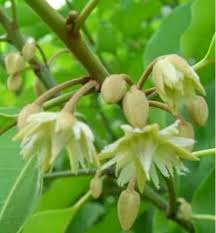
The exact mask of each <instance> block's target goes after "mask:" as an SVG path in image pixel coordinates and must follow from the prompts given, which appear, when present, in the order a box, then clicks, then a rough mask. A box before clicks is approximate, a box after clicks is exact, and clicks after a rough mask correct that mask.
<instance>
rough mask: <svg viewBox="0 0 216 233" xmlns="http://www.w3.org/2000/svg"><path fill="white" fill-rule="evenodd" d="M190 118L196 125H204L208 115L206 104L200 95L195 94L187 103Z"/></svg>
mask: <svg viewBox="0 0 216 233" xmlns="http://www.w3.org/2000/svg"><path fill="white" fill-rule="evenodd" d="M187 110H188V113H189V116H190V118H191V120H192V121H193V122H194V123H196V124H197V125H198V126H200V127H201V126H204V125H205V123H206V121H207V119H208V115H209V110H208V104H207V103H206V101H205V99H204V98H203V97H202V96H198V95H197V96H196V97H195V98H193V99H192V100H191V101H190V102H189V103H188V105H187Z"/></svg>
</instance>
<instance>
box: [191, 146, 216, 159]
mask: <svg viewBox="0 0 216 233" xmlns="http://www.w3.org/2000/svg"><path fill="white" fill-rule="evenodd" d="M215 153H216V148H211V149H206V150H199V151H194V152H193V153H192V154H193V155H195V156H197V157H202V156H206V155H215Z"/></svg>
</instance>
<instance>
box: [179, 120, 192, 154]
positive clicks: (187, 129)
mask: <svg viewBox="0 0 216 233" xmlns="http://www.w3.org/2000/svg"><path fill="white" fill-rule="evenodd" d="M178 131H179V133H178V136H179V137H184V138H191V139H194V135H195V134H194V129H193V126H192V124H191V123H189V122H186V121H184V122H181V123H180V124H179V126H178ZM186 149H188V150H189V151H192V150H193V145H192V146H187V147H186Z"/></svg>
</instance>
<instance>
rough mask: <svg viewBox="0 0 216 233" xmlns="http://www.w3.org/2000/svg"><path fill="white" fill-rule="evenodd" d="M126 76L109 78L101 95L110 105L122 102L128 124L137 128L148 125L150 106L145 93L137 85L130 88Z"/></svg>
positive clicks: (116, 75) (120, 75) (117, 75)
mask: <svg viewBox="0 0 216 233" xmlns="http://www.w3.org/2000/svg"><path fill="white" fill-rule="evenodd" d="M126 79H129V76H127V75H126V74H113V75H110V76H108V77H107V78H106V79H105V81H104V82H103V84H102V87H101V94H102V97H103V99H104V101H105V102H106V103H108V104H115V103H118V102H120V101H121V100H122V105H123V111H124V114H125V117H126V119H127V120H128V122H129V123H130V124H131V125H132V126H133V127H136V128H143V127H144V126H145V125H146V121H147V117H148V112H149V104H148V100H147V97H146V96H145V93H144V92H143V91H141V90H139V89H138V87H137V86H136V85H133V86H131V87H130V88H128V84H127V81H126Z"/></svg>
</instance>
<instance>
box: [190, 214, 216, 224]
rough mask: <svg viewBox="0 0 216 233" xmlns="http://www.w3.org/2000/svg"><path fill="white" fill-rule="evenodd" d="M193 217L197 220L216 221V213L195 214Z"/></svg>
mask: <svg viewBox="0 0 216 233" xmlns="http://www.w3.org/2000/svg"><path fill="white" fill-rule="evenodd" d="M192 219H195V220H208V221H214V222H215V221H216V216H215V215H209V214H193V215H192Z"/></svg>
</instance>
